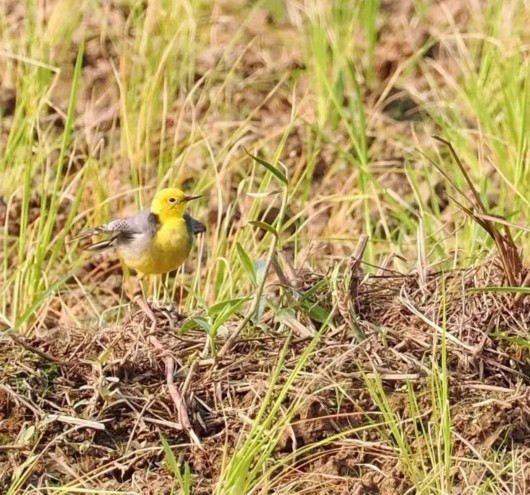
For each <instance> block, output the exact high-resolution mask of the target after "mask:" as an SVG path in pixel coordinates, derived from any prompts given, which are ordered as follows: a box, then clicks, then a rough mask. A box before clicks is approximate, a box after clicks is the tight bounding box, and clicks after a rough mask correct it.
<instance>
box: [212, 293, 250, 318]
mask: <svg viewBox="0 0 530 495" xmlns="http://www.w3.org/2000/svg"><path fill="white" fill-rule="evenodd" d="M249 299H250V297H238V298H237V299H228V300H226V301H221V302H219V303H217V304H214V305H213V306H212V307H211V308H210V309H209V310H208V314H209V315H210V316H217V315H218V314H219V313H221V312H224V311H225V310H226V309H227V308H228V309H230V310H232V309H233V308H234V307H236V308H240V307H241V305H242V304H243V303H245V302H247V301H248V300H249Z"/></svg>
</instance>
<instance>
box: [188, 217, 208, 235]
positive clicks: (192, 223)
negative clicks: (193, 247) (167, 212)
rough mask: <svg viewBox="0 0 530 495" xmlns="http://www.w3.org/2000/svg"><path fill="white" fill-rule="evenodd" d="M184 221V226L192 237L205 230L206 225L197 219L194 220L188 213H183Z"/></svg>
mask: <svg viewBox="0 0 530 495" xmlns="http://www.w3.org/2000/svg"><path fill="white" fill-rule="evenodd" d="M184 221H185V222H186V228H187V229H188V232H189V234H190V235H191V236H192V237H193V236H196V235H198V234H203V233H204V232H206V225H204V224H203V223H201V222H199V220H195V218H193V217H192V216H191V215H190V214H189V213H184Z"/></svg>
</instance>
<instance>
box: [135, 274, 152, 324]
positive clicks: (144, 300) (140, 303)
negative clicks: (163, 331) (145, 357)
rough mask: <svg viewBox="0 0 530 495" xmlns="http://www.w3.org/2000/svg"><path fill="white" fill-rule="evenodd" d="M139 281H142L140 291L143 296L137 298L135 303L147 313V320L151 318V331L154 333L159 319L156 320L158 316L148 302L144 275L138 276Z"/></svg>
mask: <svg viewBox="0 0 530 495" xmlns="http://www.w3.org/2000/svg"><path fill="white" fill-rule="evenodd" d="M138 279H139V281H140V289H141V291H142V295H141V296H136V297H135V298H134V302H136V303H137V304H138V306H140V309H141V310H142V311H143V312H144V313H145V315H146V316H147V318H149V320H151V328H150V330H151V331H154V330H155V328H156V325H157V319H156V316H155V314H154V312H153V310H152V309H151V307H150V306H149V302H148V301H147V297H146V295H145V286H144V276H143V275H138Z"/></svg>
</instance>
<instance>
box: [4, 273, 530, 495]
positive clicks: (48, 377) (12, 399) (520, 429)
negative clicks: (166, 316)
mask: <svg viewBox="0 0 530 495" xmlns="http://www.w3.org/2000/svg"><path fill="white" fill-rule="evenodd" d="M502 278H503V273H502V271H501V270H500V269H498V268H496V267H495V265H494V264H490V265H488V266H483V267H478V268H476V269H472V270H467V271H462V272H451V273H446V274H432V275H430V276H429V277H428V279H427V281H426V282H424V283H422V282H421V281H420V279H419V277H417V276H398V275H397V274H395V275H387V276H384V277H370V278H368V279H367V280H365V281H364V282H362V283H360V284H359V285H358V286H357V288H356V290H357V296H356V298H355V299H354V300H353V301H352V302H353V303H354V306H356V307H357V310H356V311H357V317H356V318H355V322H356V324H357V325H358V328H357V329H356V332H357V331H359V330H360V331H361V332H362V333H363V334H364V336H365V338H364V339H363V340H362V341H361V342H359V343H356V342H357V333H352V332H353V331H354V329H353V328H349V326H348V324H347V323H348V322H347V321H345V320H344V319H343V317H342V316H341V315H340V314H337V319H336V324H337V325H338V327H339V328H342V330H341V331H339V332H338V333H335V334H334V335H333V334H326V335H324V337H323V338H322V339H321V341H320V343H319V344H318V346H317V348H316V349H315V352H314V353H313V354H312V356H311V358H310V360H309V362H308V364H307V366H306V367H305V369H304V373H303V374H302V375H300V376H299V377H298V378H297V380H296V382H295V385H294V387H293V388H292V390H291V391H290V393H289V396H288V399H287V400H286V403H285V404H284V407H288V405H289V403H292V401H295V400H299V399H300V397H301V396H300V391H301V390H303V391H304V393H303V397H304V400H303V402H302V403H301V404H300V405H299V410H298V413H297V414H296V415H295V416H294V417H293V419H292V421H291V423H290V424H291V427H290V428H288V429H287V431H286V433H285V436H284V437H282V439H280V442H279V444H278V445H277V446H276V448H275V449H274V450H273V453H272V455H273V457H274V458H276V459H281V458H283V457H285V456H287V455H289V454H291V453H293V452H296V451H297V450H299V449H302V448H303V447H304V446H308V445H311V444H313V443H315V442H319V441H321V440H323V439H325V438H327V437H328V436H330V435H333V434H337V433H340V432H341V431H344V430H346V429H350V428H352V429H355V428H359V427H361V426H364V427H366V430H365V431H360V432H359V433H356V432H355V431H353V432H352V433H350V434H348V437H347V439H343V440H337V441H336V442H331V443H329V444H328V445H325V446H323V447H316V448H314V449H312V450H310V451H309V452H308V453H306V454H300V455H295V456H294V457H291V458H290V461H289V462H288V464H287V466H286V469H285V470H283V471H281V472H278V473H277V478H274V477H273V482H274V483H277V484H278V486H282V485H283V486H285V485H287V483H293V486H297V487H298V488H297V489H300V490H304V489H305V490H306V491H305V493H381V494H390V493H404V492H405V491H406V490H407V489H408V488H410V487H411V481H410V473H409V472H408V471H407V468H406V466H403V465H402V463H401V462H400V460H399V459H398V457H397V455H396V451H395V449H394V443H393V441H392V435H391V433H390V431H389V429H388V426H383V427H376V426H373V427H370V424H373V423H374V422H377V418H378V411H380V407H379V406H378V405H377V404H376V403H374V400H373V397H372V395H371V394H370V393H369V392H368V390H367V385H366V380H370V378H369V377H370V374H372V373H374V372H375V373H377V375H378V376H380V377H381V379H382V387H383V388H382V390H383V391H384V394H385V395H386V397H387V400H388V401H389V403H390V404H391V407H392V410H393V411H395V413H396V414H397V415H398V417H401V418H402V424H401V425H400V427H401V428H402V429H403V431H404V434H405V437H406V438H408V439H411V443H412V447H411V448H413V449H415V450H416V451H417V452H418V455H419V454H423V455H424V460H426V459H428V457H427V456H426V451H425V449H426V448H427V445H425V444H422V442H425V439H423V440H422V439H421V437H418V436H417V435H415V431H416V429H417V428H429V424H430V423H431V422H432V421H436V419H435V417H436V416H435V414H436V413H435V411H438V412H439V411H440V405H439V404H433V403H432V399H433V396H432V393H431V392H430V390H431V389H430V386H431V385H430V384H431V380H432V379H433V377H432V376H431V370H432V369H436V367H434V368H433V367H432V365H431V360H432V359H434V360H435V361H438V363H439V364H440V365H441V359H442V356H441V354H440V339H441V335H440V334H439V333H438V332H437V331H436V330H435V329H433V326H432V325H431V324H429V323H428V322H427V321H424V320H423V319H422V318H420V317H419V316H418V315H417V314H413V313H412V312H411V311H412V309H411V308H414V309H415V311H418V312H419V313H421V315H424V316H425V317H426V318H427V319H428V320H430V321H432V322H434V323H435V324H437V325H442V319H443V316H442V312H441V308H442V298H441V294H442V289H441V287H442V286H444V287H445V289H444V290H445V301H446V303H445V308H446V317H445V319H446V321H447V335H448V339H447V363H448V365H447V368H448V379H449V382H448V385H449V391H448V393H449V400H450V414H451V420H452V427H453V432H452V433H453V439H454V442H453V454H454V455H455V456H456V457H458V458H460V459H466V458H471V457H473V455H475V454H476V453H477V452H478V453H479V454H480V455H483V456H485V457H486V458H487V457H488V455H489V453H491V451H492V449H495V450H496V451H503V452H504V453H505V454H506V455H507V456H510V455H523V453H524V451H525V449H528V448H529V447H530V400H529V397H530V379H529V376H530V365H529V364H528V363H529V361H530V360H529V350H528V348H527V347H521V346H520V345H518V344H517V342H518V340H517V339H522V338H524V331H523V330H519V329H523V328H526V326H525V325H528V324H529V321H528V315H529V314H530V300H529V299H527V298H523V299H520V300H518V301H517V300H516V299H515V298H514V296H513V295H507V294H493V295H492V294H488V293H481V292H468V291H467V289H469V288H471V287H477V286H478V287H484V286H493V285H496V284H499V282H501V281H502ZM332 298H333V295H332V294H331V292H329V293H328V292H326V291H323V292H322V293H321V294H320V296H319V302H320V304H321V305H322V306H324V307H325V306H326V305H328V304H332V300H333V299H332ZM463 301H465V304H463ZM301 321H302V320H301ZM313 323H314V324H315V325H318V323H317V322H313ZM149 326H150V325H149V324H145V322H143V320H142V318H141V315H137V317H135V319H133V321H131V322H129V323H128V324H125V325H122V326H118V327H109V328H99V329H91V328H84V329H76V328H69V329H64V330H63V331H54V332H50V334H49V335H48V337H47V338H44V337H41V338H40V339H33V340H27V341H26V343H27V344H30V345H31V346H33V347H34V348H36V349H38V350H39V351H40V352H41V353H46V355H47V356H48V358H49V359H51V358H53V359H54V360H56V361H57V362H50V360H49V359H45V358H43V357H42V356H39V355H36V354H35V353H33V352H29V351H27V350H25V349H24V348H22V347H21V346H20V345H19V344H18V343H16V342H12V341H10V340H9V339H7V338H5V339H4V340H3V341H2V342H1V344H0V351H1V352H0V355H1V356H2V360H3V362H2V363H1V365H2V368H3V369H4V370H5V373H4V376H3V377H2V379H1V383H0V387H1V388H0V392H1V394H0V414H1V416H0V425H1V436H2V438H3V440H4V441H3V444H4V445H11V448H9V449H8V450H7V451H1V450H0V472H3V476H2V478H1V479H2V480H3V481H2V484H3V485H1V486H3V488H2V490H5V489H7V488H6V487H7V486H8V485H9V482H10V480H11V475H10V473H13V472H14V469H15V467H16V466H19V465H20V464H21V463H22V462H23V460H24V459H25V458H26V457H27V455H28V454H29V450H28V449H29V448H30V446H31V445H35V444H36V449H37V452H42V455H41V456H40V458H39V462H38V466H37V468H36V469H35V470H34V471H33V472H32V474H31V476H30V478H29V479H28V481H27V483H28V485H33V486H37V485H40V486H42V485H43V484H44V485H45V484H46V483H47V482H49V480H51V478H52V477H56V478H57V479H59V480H61V482H63V483H66V482H68V481H72V480H73V479H77V480H78V481H80V480H83V479H84V478H83V477H84V476H88V475H89V473H90V474H92V475H95V473H101V474H97V475H95V476H96V479H97V484H98V486H105V487H106V488H107V489H121V490H138V491H139V493H166V492H165V491H163V490H162V487H165V488H164V489H167V487H168V486H169V485H170V482H169V480H170V476H169V474H168V472H167V470H166V469H165V468H164V462H163V459H164V457H163V453H162V450H161V448H160V434H162V435H163V436H164V437H165V438H166V439H168V441H169V442H170V443H171V444H174V445H181V447H179V448H178V449H177V450H176V452H177V455H178V457H179V458H180V459H181V460H182V461H184V462H186V463H188V464H189V466H190V468H191V471H192V473H193V474H194V480H195V487H196V492H195V493H211V491H212V489H213V486H214V484H215V482H216V480H217V477H218V476H219V474H220V468H221V465H222V457H223V455H224V454H226V453H227V452H228V453H231V452H233V451H234V447H235V445H236V442H237V440H238V438H239V435H240V434H241V433H242V432H245V431H248V428H249V426H248V422H247V418H252V417H254V416H255V414H256V413H257V410H258V409H259V407H260V405H261V402H262V400H263V397H264V396H265V394H266V392H267V389H268V387H269V384H270V376H271V375H272V372H273V370H274V367H275V365H276V363H277V359H278V356H279V354H280V352H281V348H282V347H283V346H284V345H285V338H286V336H284V335H273V334H272V333H271V334H270V335H268V336H264V337H262V338H257V339H255V338H254V339H245V338H243V339H242V340H241V341H240V342H239V343H238V344H237V345H236V346H235V347H234V348H233V349H232V351H231V352H230V354H229V355H227V356H226V357H225V358H223V359H220V360H218V361H217V362H215V363H214V362H211V361H205V362H199V363H198V364H196V365H192V364H191V363H192V362H193V361H194V359H197V353H199V352H201V351H202V349H203V348H204V346H205V344H206V341H205V335H204V333H202V332H187V333H183V334H181V333H180V332H179V331H178V323H177V327H176V328H175V327H172V326H171V325H170V324H169V323H168V322H166V323H162V322H161V323H160V324H159V326H158V328H156V329H155V330H153V331H151V330H149ZM270 328H271V332H274V325H271V327H270ZM434 342H438V344H437V345H436V349H437V353H436V354H435V355H433V354H432V349H433V345H434V344H433V343H434ZM307 345H308V341H307V339H298V340H296V339H295V340H293V341H291V342H290V343H289V344H288V346H289V350H288V354H287V361H286V363H285V365H284V366H283V367H282V372H281V375H280V379H279V381H278V383H277V384H276V387H281V385H282V384H284V383H285V381H286V379H287V376H288V374H289V373H290V372H291V371H292V369H293V367H294V366H295V364H296V362H297V361H298V359H299V358H300V356H301V354H302V352H303V351H304V349H305V348H306V346H307ZM168 354H169V355H171V356H172V357H173V359H174V360H175V362H176V363H177V367H176V370H177V372H176V375H175V380H176V383H177V386H178V387H181V388H182V385H183V383H184V381H185V380H186V377H187V376H188V374H189V373H193V378H192V380H191V382H190V383H189V387H188V388H187V389H186V391H185V397H186V402H187V408H188V412H189V415H190V421H191V424H192V427H193V429H194V430H195V432H196V433H197V435H198V436H199V437H200V439H201V443H202V450H201V449H200V448H199V447H197V446H193V445H190V444H189V438H188V436H187V434H186V433H185V432H184V431H182V427H181V425H180V419H179V416H178V414H177V412H176V411H175V405H174V403H173V401H172V399H171V397H170V395H169V393H168V388H167V386H166V380H165V374H166V373H165V367H164V357H165V356H167V355H168ZM194 356H195V358H194ZM63 361H64V362H63ZM192 370H193V371H192ZM407 383H408V384H409V385H410V386H411V387H412V388H413V390H414V392H415V395H416V397H417V400H418V402H419V403H418V407H419V411H421V414H420V416H418V415H417V414H416V413H414V412H413V411H411V410H410V401H409V400H408V398H407V392H406V387H404V385H405V384H407ZM278 390H279V389H278ZM338 390H340V391H341V394H339V395H340V396H338V395H337V391H338ZM50 415H52V416H50ZM53 417H55V419H52V418H53ZM76 419H82V420H88V421H93V422H94V425H86V424H82V423H76ZM32 425H33V426H35V427H36V428H37V430H36V431H35V432H34V433H33V435H34V437H31V436H30V435H29V433H27V432H28V428H29V427H30V426H32ZM431 426H432V425H431ZM23 431H26V437H24V434H23ZM37 436H38V440H36V437H37ZM418 442H419V443H418ZM461 462H462V464H463V465H465V464H466V463H465V461H461ZM457 464H458V463H457ZM104 466H108V467H110V468H109V469H108V470H106V471H104V472H103V471H100V470H101V469H102V468H103V467H104ZM74 473H75V475H74ZM524 476H525V477H527V478H528V477H530V471H527V472H526V473H525V475H524ZM458 479H459V475H456V480H457V481H456V483H455V485H456V486H458ZM92 480H93V478H92ZM464 481H465V480H464V479H462V483H464ZM93 482H94V481H93ZM466 482H467V481H466ZM507 482H508V480H507ZM155 486H156V488H155ZM311 486H313V487H314V486H319V488H318V490H319V491H318V492H317V491H311V490H310V489H309V487H311ZM149 490H151V491H149ZM152 490H155V491H152ZM156 490H162V491H160V492H157V491H156ZM307 490H309V491H307Z"/></svg>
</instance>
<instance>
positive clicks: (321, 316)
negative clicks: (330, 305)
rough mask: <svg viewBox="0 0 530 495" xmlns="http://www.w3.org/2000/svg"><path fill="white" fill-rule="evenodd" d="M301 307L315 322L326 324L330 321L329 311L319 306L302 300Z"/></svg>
mask: <svg viewBox="0 0 530 495" xmlns="http://www.w3.org/2000/svg"><path fill="white" fill-rule="evenodd" d="M300 305H301V306H302V308H303V309H304V311H305V312H306V313H307V314H308V315H309V316H310V317H311V318H312V319H313V320H316V321H318V322H319V323H326V322H327V321H328V320H329V311H326V310H325V309H324V308H323V307H322V306H320V305H319V304H317V303H312V302H311V301H308V300H301V301H300Z"/></svg>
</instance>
